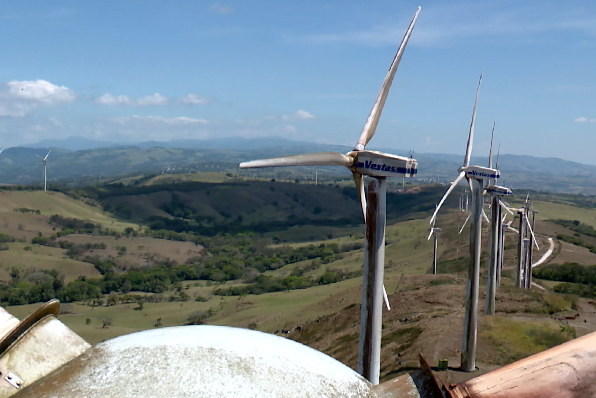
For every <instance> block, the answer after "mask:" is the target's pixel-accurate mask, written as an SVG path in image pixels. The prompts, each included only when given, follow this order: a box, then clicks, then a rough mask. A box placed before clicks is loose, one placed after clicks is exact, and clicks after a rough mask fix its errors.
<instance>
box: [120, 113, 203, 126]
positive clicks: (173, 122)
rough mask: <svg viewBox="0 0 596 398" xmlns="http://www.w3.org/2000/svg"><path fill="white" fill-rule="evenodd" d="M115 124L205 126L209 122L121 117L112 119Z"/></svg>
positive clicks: (177, 118)
mask: <svg viewBox="0 0 596 398" xmlns="http://www.w3.org/2000/svg"><path fill="white" fill-rule="evenodd" d="M111 120H112V121H114V122H117V123H120V124H126V123H129V122H135V121H138V122H147V123H160V124H170V125H179V126H184V125H191V124H197V123H198V124H205V123H207V121H206V120H205V119H194V118H191V117H185V116H178V117H171V118H167V117H163V116H139V115H132V116H128V117H119V118H113V119H111Z"/></svg>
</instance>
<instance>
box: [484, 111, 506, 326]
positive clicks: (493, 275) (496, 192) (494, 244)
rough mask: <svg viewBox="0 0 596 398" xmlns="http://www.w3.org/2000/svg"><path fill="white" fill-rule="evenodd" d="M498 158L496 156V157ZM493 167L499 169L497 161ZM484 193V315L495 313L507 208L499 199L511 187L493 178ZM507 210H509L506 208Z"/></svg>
mask: <svg viewBox="0 0 596 398" xmlns="http://www.w3.org/2000/svg"><path fill="white" fill-rule="evenodd" d="M495 124H496V123H494V122H493V131H492V133H491V138H490V152H489V155H488V168H489V169H491V168H492V167H493V138H494V133H495ZM497 158H498V157H497ZM495 169H496V170H498V169H499V161H498V160H497V164H496V166H495ZM489 182H491V181H490V180H489ZM485 191H486V194H487V195H489V196H490V197H491V221H490V227H491V229H490V247H489V256H488V257H489V259H488V278H487V282H486V304H485V307H484V313H485V314H486V315H494V314H495V296H496V290H497V280H499V271H500V267H501V259H502V257H503V247H502V242H503V237H502V234H503V218H504V217H503V208H505V209H507V207H506V206H505V205H504V203H503V201H502V200H501V199H502V198H503V196H509V195H511V194H512V192H511V189H509V188H506V187H502V186H499V185H496V181H495V180H493V181H492V183H491V184H489V185H487V186H486V188H485ZM507 211H510V210H509V209H507Z"/></svg>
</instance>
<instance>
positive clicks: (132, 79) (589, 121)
mask: <svg viewBox="0 0 596 398" xmlns="http://www.w3.org/2000/svg"><path fill="white" fill-rule="evenodd" d="M419 5H420V6H422V11H421V14H420V17H419V19H418V22H417V24H416V27H415V29H414V32H413V35H412V38H411V40H410V43H409V45H408V48H407V49H406V51H405V54H404V56H403V58H402V62H401V64H400V67H399V69H398V71H397V75H396V78H395V81H394V84H393V87H392V90H391V93H390V94H389V98H388V100H387V104H386V106H385V110H384V112H383V116H382V117H381V122H380V123H379V127H378V129H377V134H376V136H375V137H374V139H373V140H372V141H371V144H370V147H371V148H376V149H383V148H398V149H401V150H404V151H406V153H407V150H410V149H413V150H415V151H416V152H442V153H455V154H461V155H462V158H463V153H464V150H465V148H464V146H465V143H466V140H467V130H468V126H469V122H470V117H471V111H472V106H473V101H474V93H475V90H476V84H477V80H478V76H479V74H480V71H481V70H482V69H483V68H484V71H485V72H484V80H483V85H482V88H481V92H480V100H479V104H478V116H477V123H476V139H475V147H474V155H486V154H487V153H488V142H489V140H490V129H491V127H492V123H493V120H496V123H497V127H496V131H495V141H496V142H500V143H501V150H502V152H503V153H513V154H528V155H533V156H544V157H547V156H556V157H560V158H564V159H569V160H576V161H579V162H583V163H589V164H596V156H594V151H595V149H596V3H594V2H593V1H575V2H572V3H565V2H561V1H519V0H518V1H507V0H505V1H499V2H493V1H470V2H458V1H452V2H451V1H450V2H445V1H434V2H433V1H418V2H411V1H399V2H398V1H385V0H379V1H376V2H363V1H351V0H341V1H339V0H329V1H311V0H303V1H300V2H281V1H273V0H271V1H266V0H254V1H246V0H245V1H221V2H214V1H200V0H197V1H184V2H183V1H168V2H166V1H149V0H144V1H134V0H132V1H102V2H81V1H70V2H69V1H55V2H48V1H27V2H20V1H8V2H3V7H2V9H1V10H0V34H1V37H2V40H0V146H7V147H8V146H13V145H19V144H27V143H33V142H37V141H39V140H41V139H44V138H66V137H69V136H82V137H86V138H89V139H98V140H107V141H121V142H131V141H145V140H150V139H154V140H169V139H177V138H217V137H227V136H243V137H254V136H281V137H286V138H292V139H299V140H309V141H317V142H327V143H336V144H346V145H354V143H355V141H356V140H357V138H358V136H359V134H360V132H361V130H362V127H363V125H364V122H365V121H366V118H367V116H368V113H369V112H370V109H371V106H372V104H373V102H374V100H375V98H376V95H377V93H378V90H379V88H380V85H381V83H382V80H383V78H384V76H385V73H386V71H387V68H388V66H389V64H390V62H391V60H392V58H393V56H394V53H395V51H396V49H397V46H398V45H399V42H400V41H401V38H402V37H403V34H404V32H405V30H406V28H407V26H408V23H409V21H410V19H411V18H412V16H413V14H414V12H415V10H416V8H417V7H418V6H419ZM406 153H404V154H406ZM420 167H423V165H420Z"/></svg>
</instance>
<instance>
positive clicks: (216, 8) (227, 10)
mask: <svg viewBox="0 0 596 398" xmlns="http://www.w3.org/2000/svg"><path fill="white" fill-rule="evenodd" d="M209 9H210V10H211V11H213V12H215V13H217V14H231V13H232V12H234V7H231V6H224V5H223V4H221V3H213V4H211V6H210V7H209Z"/></svg>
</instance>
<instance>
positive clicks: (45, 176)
mask: <svg viewBox="0 0 596 398" xmlns="http://www.w3.org/2000/svg"><path fill="white" fill-rule="evenodd" d="M50 152H52V150H51V149H50V150H49V151H48V153H47V155H46V156H44V157H43V158H42V157H41V156H39V155H37V154H36V155H35V156H37V157H38V158H40V159H41V161H42V163H43V190H44V192H45V191H47V190H48V170H47V168H48V156H50Z"/></svg>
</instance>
